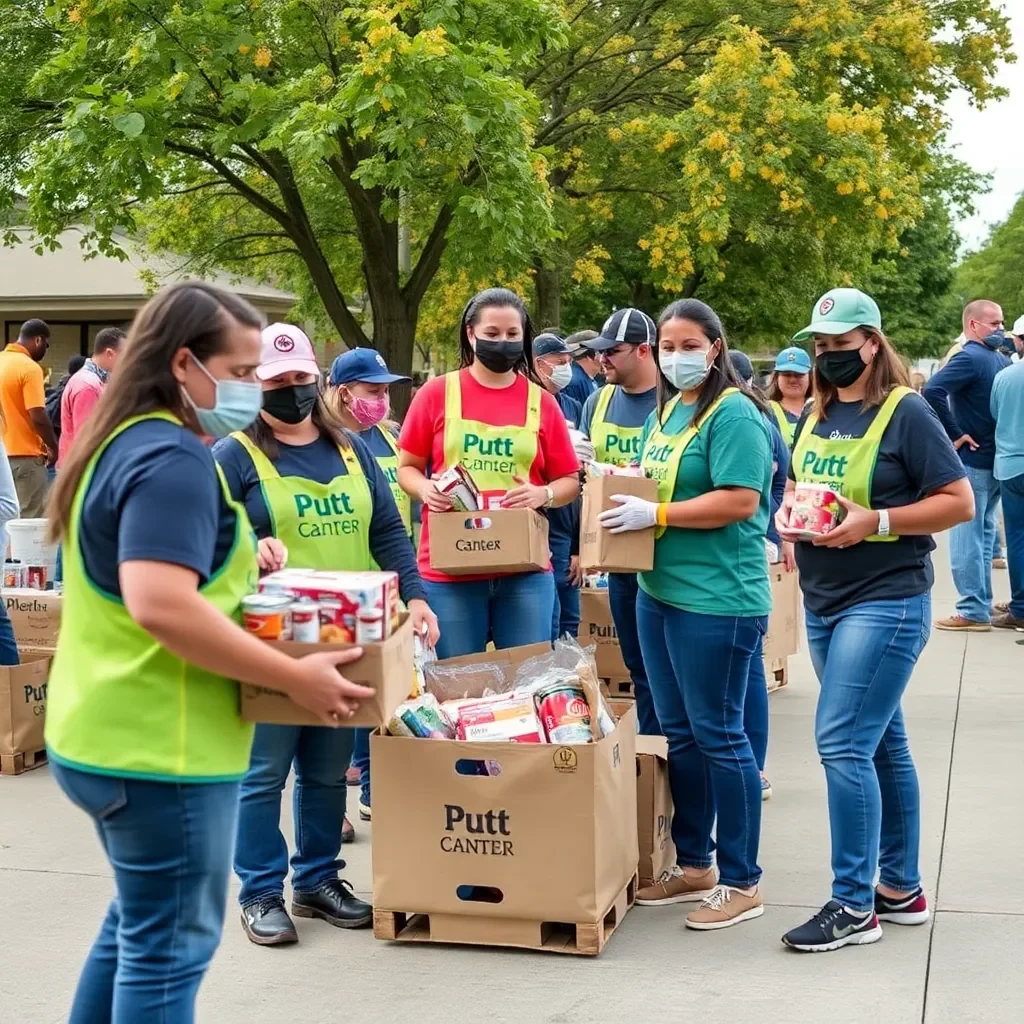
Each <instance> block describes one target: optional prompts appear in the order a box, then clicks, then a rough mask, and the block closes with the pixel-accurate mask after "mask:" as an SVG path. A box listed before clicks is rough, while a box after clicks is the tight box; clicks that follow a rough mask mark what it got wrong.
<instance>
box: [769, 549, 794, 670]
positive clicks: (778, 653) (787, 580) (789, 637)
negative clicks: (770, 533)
mask: <svg viewBox="0 0 1024 1024" xmlns="http://www.w3.org/2000/svg"><path fill="white" fill-rule="evenodd" d="M768 577H769V579H770V581H771V585H772V614H771V617H770V618H769V619H768V633H767V635H766V636H765V638H764V660H765V664H770V663H771V662H773V661H779V660H781V659H784V658H788V657H789V656H790V655H791V654H796V652H797V651H798V650H799V648H800V628H799V625H798V623H799V613H800V577H799V575H798V574H797V573H795V572H786V571H785V569H783V568H781V567H780V566H775V565H770V566H769V567H768Z"/></svg>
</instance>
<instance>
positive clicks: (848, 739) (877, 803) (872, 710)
mask: <svg viewBox="0 0 1024 1024" xmlns="http://www.w3.org/2000/svg"><path fill="white" fill-rule="evenodd" d="M930 629H931V595H930V594H920V595H918V596H917V597H907V598H903V599H898V600H888V601H865V602H864V603H863V604H856V605H854V606H853V607H852V608H847V609H846V610H845V611H842V612H839V613H838V614H836V615H828V616H825V617H824V618H819V617H818V616H817V615H815V614H813V612H810V611H808V612H807V643H808V646H809V647H810V649H811V661H812V662H813V663H814V671H815V674H816V675H817V676H818V682H819V683H820V684H821V692H820V694H819V696H818V711H817V715H816V717H815V722H814V734H815V741H816V742H817V745H818V755H819V756H820V757H821V763H822V764H823V765H824V767H825V781H826V783H827V785H828V816H829V824H830V826H831V832H832V876H833V882H832V898H833V899H834V900H837V901H838V902H839V903H842V904H843V906H845V907H849V908H850V909H851V910H857V911H865V910H870V909H871V908H872V907H873V906H874V881H875V873H876V871H877V870H878V869H879V868H880V869H881V875H880V879H881V882H882V884H883V885H887V886H891V887H892V888H893V889H897V890H900V891H903V892H909V891H911V890H913V889H915V888H917V886H919V885H920V884H921V873H920V869H919V867H918V849H919V847H920V842H921V794H920V790H919V787H918V782H917V769H916V768H915V767H914V761H913V758H911V756H910V744H909V742H908V740H907V730H906V726H905V725H904V723H903V710H902V708H901V707H900V700H901V698H902V697H903V691H904V690H905V689H906V688H907V683H908V682H909V681H910V675H911V673H912V672H913V671H914V666H915V665H916V664H917V659H918V657H919V656H920V654H921V651H923V650H924V645H925V644H926V643H927V642H928V634H929V631H930Z"/></svg>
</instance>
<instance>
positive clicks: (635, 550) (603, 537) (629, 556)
mask: <svg viewBox="0 0 1024 1024" xmlns="http://www.w3.org/2000/svg"><path fill="white" fill-rule="evenodd" d="M613 494H631V495H633V496H635V497H637V498H644V499H645V500H647V501H657V499H658V485H657V483H655V481H653V480H648V479H647V478H646V477H642V476H598V477H593V478H592V479H590V480H588V481H587V482H586V483H585V484H584V485H583V511H582V513H581V516H580V565H581V566H583V568H584V569H600V570H601V571H602V572H646V571H648V570H649V569H653V568H654V527H653V526H652V527H650V529H647V530H630V531H629V532H628V533H611V532H610V531H609V530H606V529H605V528H604V527H603V526H602V525H601V524H600V522H599V521H598V518H597V517H598V516H599V515H600V514H601V513H602V512H604V511H606V510H607V509H610V508H618V503H617V502H614V501H612V495H613ZM431 530H433V526H431Z"/></svg>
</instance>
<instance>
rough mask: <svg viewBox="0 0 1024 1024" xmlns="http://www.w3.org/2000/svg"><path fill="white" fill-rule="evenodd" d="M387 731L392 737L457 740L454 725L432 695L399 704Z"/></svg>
mask: <svg viewBox="0 0 1024 1024" xmlns="http://www.w3.org/2000/svg"><path fill="white" fill-rule="evenodd" d="M387 731H388V732H389V733H390V734H391V735H392V736H406V737H414V738H416V739H429V740H452V739H455V727H454V725H453V723H452V722H451V721H450V720H449V718H448V716H447V715H446V714H445V713H444V711H443V710H442V708H441V705H440V704H438V702H437V698H436V697H435V696H433V694H430V693H426V694H424V695H423V696H422V697H416V698H415V699H413V700H407V701H405V702H404V703H402V704H399V705H398V707H397V708H395V713H394V714H393V715H392V716H391V719H390V721H389V722H388V724H387Z"/></svg>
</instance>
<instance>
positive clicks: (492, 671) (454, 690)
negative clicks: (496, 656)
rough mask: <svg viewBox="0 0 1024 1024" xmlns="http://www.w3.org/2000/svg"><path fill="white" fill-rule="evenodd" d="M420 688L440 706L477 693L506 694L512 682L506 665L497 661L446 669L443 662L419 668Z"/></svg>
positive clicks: (451, 666) (426, 664)
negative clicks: (430, 695) (421, 669)
mask: <svg viewBox="0 0 1024 1024" xmlns="http://www.w3.org/2000/svg"><path fill="white" fill-rule="evenodd" d="M423 684H424V688H425V690H426V692H427V693H430V694H433V695H434V696H435V697H436V698H437V699H438V700H439V701H440V702H441V703H442V704H444V703H446V702H447V701H450V700H459V699H460V698H464V697H478V696H479V695H480V694H481V693H486V692H490V693H509V692H510V691H511V690H512V687H513V680H512V679H511V678H509V665H508V663H507V662H504V663H503V662H500V661H481V662H476V663H475V664H472V665H448V664H445V662H443V661H434V662H427V663H425V664H424V666H423Z"/></svg>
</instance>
